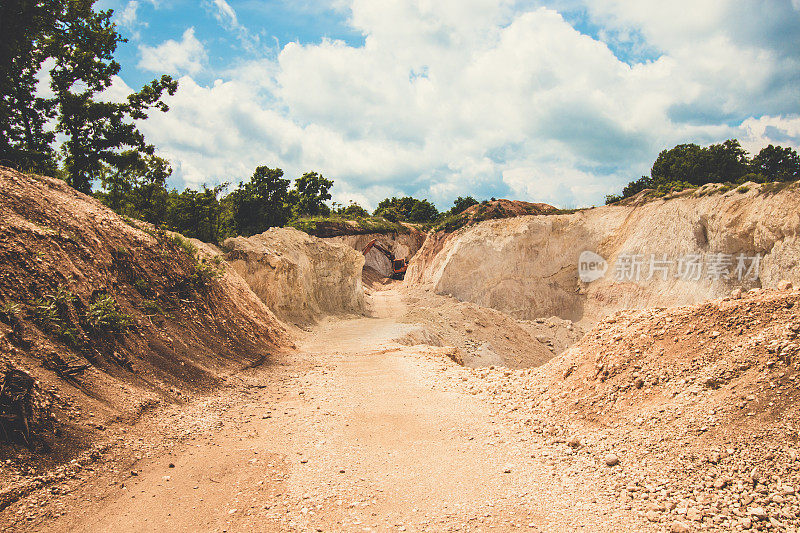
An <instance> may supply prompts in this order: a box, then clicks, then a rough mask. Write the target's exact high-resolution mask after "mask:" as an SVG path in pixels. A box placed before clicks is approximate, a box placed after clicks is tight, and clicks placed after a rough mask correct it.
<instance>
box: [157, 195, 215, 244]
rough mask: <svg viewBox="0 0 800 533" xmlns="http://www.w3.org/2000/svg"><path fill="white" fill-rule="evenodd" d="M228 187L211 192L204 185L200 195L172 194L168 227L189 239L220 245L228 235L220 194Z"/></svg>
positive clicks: (168, 211) (168, 212)
mask: <svg viewBox="0 0 800 533" xmlns="http://www.w3.org/2000/svg"><path fill="white" fill-rule="evenodd" d="M227 186H228V184H227V183H223V184H220V185H217V186H216V187H214V188H211V189H209V188H208V187H207V186H205V185H203V190H201V191H194V190H192V189H186V190H184V191H183V192H181V193H178V191H174V190H173V191H170V193H169V207H168V210H167V214H168V216H167V224H168V226H169V227H170V228H171V229H172V230H174V231H177V232H178V233H181V234H182V235H184V236H186V237H192V238H195V239H200V240H201V241H204V242H219V241H220V240H221V239H223V238H224V237H225V236H226V234H227V232H226V231H225V229H226V228H225V227H224V219H223V216H222V214H223V208H222V204H221V202H220V200H219V195H220V193H221V192H222V191H223V190H225V188H226V187H227Z"/></svg>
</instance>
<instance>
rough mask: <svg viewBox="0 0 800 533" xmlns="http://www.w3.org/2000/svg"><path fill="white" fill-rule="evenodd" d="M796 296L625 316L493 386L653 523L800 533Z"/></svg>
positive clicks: (771, 295)
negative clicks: (608, 472)
mask: <svg viewBox="0 0 800 533" xmlns="http://www.w3.org/2000/svg"><path fill="white" fill-rule="evenodd" d="M798 332H800V292H799V291H789V290H787V291H765V290H757V291H753V292H749V293H746V294H745V295H744V297H742V298H741V299H733V298H726V299H722V300H715V301H710V302H708V303H705V304H703V305H697V306H687V307H677V308H669V309H663V308H662V309H652V310H646V311H623V312H619V313H616V314H615V315H613V316H610V317H608V318H606V319H605V320H603V321H602V322H600V323H599V324H598V325H597V326H596V327H595V328H594V329H593V330H592V331H591V332H590V333H588V334H587V335H586V336H585V337H584V338H583V339H582V340H581V341H580V342H578V343H577V344H576V345H575V346H573V347H572V348H571V349H569V350H568V351H567V352H565V353H564V354H562V355H561V356H557V357H555V358H554V359H553V360H551V361H550V362H549V363H547V364H545V365H543V366H541V367H539V368H538V369H535V370H530V371H527V372H521V373H515V374H511V375H508V373H506V374H499V373H495V375H494V376H493V377H490V384H491V385H494V384H499V386H498V388H499V390H496V389H495V390H494V396H495V397H496V400H497V401H498V402H501V403H502V404H503V405H505V406H510V405H517V406H520V405H524V406H525V409H523V411H524V412H523V414H522V415H521V416H525V417H528V424H530V423H531V420H534V421H535V422H534V423H538V424H541V427H542V431H544V432H545V433H546V434H549V435H552V437H553V441H554V442H562V443H564V444H565V445H566V444H570V445H571V446H573V447H574V448H575V449H576V450H578V451H579V453H588V454H592V455H594V456H596V457H597V458H598V460H601V461H602V460H604V457H605V456H606V455H607V454H609V453H613V454H615V455H616V456H617V457H618V458H619V460H620V466H619V467H616V470H615V476H616V482H615V484H614V486H613V490H615V491H616V493H617V495H618V496H619V497H620V498H621V505H627V506H633V508H634V509H638V510H639V511H641V513H642V516H643V517H646V518H647V519H648V520H650V521H652V522H663V523H666V524H671V523H672V522H673V521H676V520H677V521H683V522H686V523H687V524H691V525H692V527H698V528H700V527H702V528H704V529H708V528H714V529H735V527H741V526H747V527H745V529H747V528H748V527H749V525H750V524H761V525H760V526H759V529H762V528H763V527H764V526H765V525H766V526H767V527H768V528H777V529H779V530H785V528H786V527H792V528H794V527H797V526H798V525H800V518H798V514H797V497H798V496H797V492H796V491H797V490H800V464H798V462H797V459H798V457H800V442H798V433H797V429H798V427H800V404H798V399H800V383H798V381H800V371H799V370H798V369H799V368H800V347H799V346H798V345H799V344H800V341H798Z"/></svg>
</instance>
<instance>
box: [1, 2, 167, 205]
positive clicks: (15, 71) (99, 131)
mask: <svg viewBox="0 0 800 533" xmlns="http://www.w3.org/2000/svg"><path fill="white" fill-rule="evenodd" d="M94 4H95V0H40V1H26V0H8V2H6V3H4V4H3V8H2V10H3V11H2V12H0V13H1V14H2V17H3V18H2V20H3V22H2V24H3V25H4V30H5V29H6V28H5V25H6V24H9V25H14V24H16V23H19V27H14V28H11V29H10V31H9V33H8V35H10V37H9V38H8V41H6V35H7V34H6V33H5V31H4V33H3V43H4V44H3V49H2V52H1V54H2V56H3V57H2V58H0V62H2V65H0V69H2V72H0V75H2V77H3V79H4V80H5V81H4V82H3V84H2V85H1V86H0V87H2V91H3V93H2V98H0V101H2V102H3V104H2V106H0V114H1V115H2V116H0V135H1V136H2V138H0V154H1V155H0V157H2V158H3V159H4V160H7V161H8V162H9V164H11V165H12V166H15V167H17V168H20V169H23V170H40V171H48V172H52V171H53V170H54V169H55V166H56V160H55V152H54V151H53V149H52V146H51V145H52V143H53V141H54V140H55V139H56V137H55V135H54V132H53V131H52V130H49V129H47V124H48V123H49V121H50V120H51V119H55V131H56V132H57V133H59V134H60V137H61V138H63V143H62V144H61V147H60V150H59V153H60V156H61V158H62V161H63V165H64V175H65V177H66V179H67V181H68V182H69V183H70V184H71V185H72V186H73V187H75V188H76V189H78V190H80V191H82V192H86V193H88V192H91V188H92V183H93V182H94V181H95V180H96V179H101V178H103V177H104V176H105V175H106V174H107V173H108V172H114V171H117V170H120V169H123V168H125V167H126V166H128V165H129V164H130V157H131V153H130V151H131V150H133V151H134V152H135V153H136V154H141V155H142V156H147V155H152V154H153V152H154V149H153V147H152V146H151V145H148V144H147V143H146V142H145V139H144V136H143V135H142V134H141V132H140V131H139V130H138V128H137V127H136V124H135V121H136V120H143V119H146V118H147V112H148V110H151V109H158V110H161V111H167V110H168V109H169V108H168V107H167V105H166V104H165V103H164V102H163V101H162V96H163V94H164V92H165V91H166V92H167V93H168V94H174V93H175V91H176V90H177V83H176V82H175V81H174V80H172V78H170V77H169V76H162V77H161V79H159V80H154V81H153V82H151V83H150V84H148V85H146V86H145V87H144V88H143V89H142V90H141V91H139V92H136V93H133V94H131V95H130V96H129V97H128V98H127V100H126V101H124V102H121V103H120V102H106V101H100V100H99V95H100V93H102V92H103V91H104V90H105V89H107V88H108V87H110V86H111V83H112V80H113V77H114V76H115V75H116V74H118V73H119V70H120V65H119V63H117V62H116V61H114V59H113V56H114V52H115V51H116V48H117V44H118V43H119V42H122V41H124V39H122V37H121V36H120V35H119V34H118V33H117V31H116V29H115V26H114V24H113V23H112V22H111V15H112V11H111V10H108V11H95V10H94ZM7 16H8V18H6V17H7ZM9 54H17V55H16V56H14V58H13V59H11V60H9V59H8V58H7V56H9ZM48 59H50V60H51V61H52V64H53V66H52V68H51V70H50V71H49V74H50V87H51V89H52V91H53V93H54V96H53V97H52V98H47V99H45V98H40V97H37V96H36V95H35V92H36V87H35V85H36V74H37V73H38V72H39V70H40V69H41V67H42V66H43V65H44V64H45V61H46V60H48ZM17 78H19V80H20V81H21V83H18V82H17ZM8 80H11V83H7V82H8Z"/></svg>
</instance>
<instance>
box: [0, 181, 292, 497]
mask: <svg viewBox="0 0 800 533" xmlns="http://www.w3.org/2000/svg"><path fill="white" fill-rule="evenodd" d="M0 198H2V201H0V307H2V313H0V319H2V322H0V370H2V372H3V373H5V372H7V371H8V370H10V369H20V370H23V371H24V372H27V373H28V374H30V375H31V376H33V377H34V378H35V379H36V380H37V386H36V388H35V397H36V403H37V405H38V406H39V407H41V410H40V411H39V412H38V413H37V414H38V415H39V416H37V417H36V419H35V422H37V423H38V427H36V428H35V433H36V434H37V435H38V437H37V439H36V442H35V444H36V446H35V447H34V449H37V450H39V451H42V450H43V449H44V451H46V452H47V453H46V454H45V455H43V456H42V457H40V458H39V460H38V462H36V463H35V465H34V468H36V469H37V470H38V469H43V468H46V467H47V466H48V465H50V464H52V463H51V461H54V462H58V461H60V460H62V459H65V458H66V459H69V458H70V457H72V456H73V454H75V453H77V452H78V451H80V450H81V449H84V448H85V447H86V446H88V445H89V444H90V443H91V442H93V441H95V440H97V439H100V438H101V437H102V436H103V435H106V434H107V428H109V427H110V426H116V425H119V424H120V423H122V424H123V425H124V423H126V422H130V421H135V420H136V419H137V417H138V416H139V415H140V414H141V412H143V411H144V410H147V409H150V408H152V407H153V406H155V405H158V404H159V403H163V402H179V401H183V400H185V399H187V398H189V397H190V396H192V395H193V394H195V393H199V392H204V391H209V390H212V389H216V388H217V387H219V386H220V385H221V384H222V383H223V382H224V379H225V376H226V375H227V374H230V373H231V372H234V371H236V370H238V369H241V368H242V367H244V366H247V365H252V364H256V363H259V362H261V361H263V360H264V359H265V358H269V357H270V355H271V354H272V353H274V352H275V351H276V350H279V349H280V348H281V347H283V346H286V345H287V344H288V343H289V342H290V341H289V340H288V338H287V336H286V333H285V330H284V328H283V326H281V325H280V324H279V322H278V321H277V319H276V318H275V317H274V315H272V313H271V312H270V311H269V309H267V307H266V306H265V305H264V304H263V303H262V302H261V301H260V300H259V299H258V298H257V297H256V296H255V295H254V294H253V293H252V292H251V291H250V289H249V288H248V287H247V285H246V284H245V283H244V282H243V280H242V279H241V278H239V277H238V276H237V275H236V274H235V273H234V272H233V271H232V270H231V269H229V268H227V267H226V266H225V265H224V263H220V264H218V263H217V262H215V261H213V260H211V259H210V258H209V259H207V260H203V259H201V256H203V254H202V253H201V252H198V253H197V254H196V255H193V254H192V253H191V252H192V251H193V250H192V249H191V247H190V246H187V245H186V241H184V240H182V239H176V238H174V237H173V236H172V235H170V234H167V233H164V232H157V231H154V230H153V228H152V227H148V226H147V225H145V224H142V223H136V225H133V224H132V223H126V222H125V221H123V220H122V219H121V218H120V217H118V216H117V215H116V214H114V213H113V212H112V211H110V210H109V209H107V208H105V207H104V206H102V205H101V204H100V203H99V202H97V201H95V200H94V199H92V198H90V197H88V196H85V195H83V194H80V193H78V192H76V191H75V190H73V189H72V188H71V187H69V186H68V185H66V184H65V183H64V182H62V181H59V180H55V179H51V178H45V177H40V176H26V175H23V174H20V173H17V172H14V171H11V170H8V169H0ZM48 411H50V414H48ZM6 429H9V428H6ZM12 437H13V435H12ZM42 447H44V448H42ZM47 450H49V451H47ZM18 453H21V455H18ZM30 453H31V451H30V450H27V449H21V448H15V447H13V446H8V445H6V446H3V447H2V448H0V458H6V457H10V458H11V459H12V460H13V461H10V462H9V463H2V466H0V480H2V486H3V488H6V486H7V485H6V482H7V481H8V480H9V479H11V478H10V477H9V476H11V475H12V474H11V472H13V471H17V470H18V469H19V468H21V467H22V463H20V462H18V461H22V462H24V460H25V459H26V457H29V454H30ZM0 500H2V498H0ZM2 504H3V503H2V501H0V505H2Z"/></svg>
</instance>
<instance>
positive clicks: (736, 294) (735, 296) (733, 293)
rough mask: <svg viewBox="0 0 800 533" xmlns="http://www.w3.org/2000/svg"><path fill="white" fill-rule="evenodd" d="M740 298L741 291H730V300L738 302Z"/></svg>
mask: <svg viewBox="0 0 800 533" xmlns="http://www.w3.org/2000/svg"><path fill="white" fill-rule="evenodd" d="M741 297H742V289H734V290H732V291H731V299H733V300H739V299H741Z"/></svg>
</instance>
